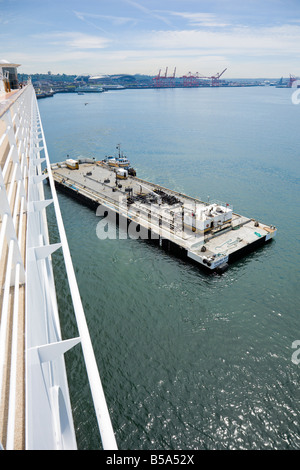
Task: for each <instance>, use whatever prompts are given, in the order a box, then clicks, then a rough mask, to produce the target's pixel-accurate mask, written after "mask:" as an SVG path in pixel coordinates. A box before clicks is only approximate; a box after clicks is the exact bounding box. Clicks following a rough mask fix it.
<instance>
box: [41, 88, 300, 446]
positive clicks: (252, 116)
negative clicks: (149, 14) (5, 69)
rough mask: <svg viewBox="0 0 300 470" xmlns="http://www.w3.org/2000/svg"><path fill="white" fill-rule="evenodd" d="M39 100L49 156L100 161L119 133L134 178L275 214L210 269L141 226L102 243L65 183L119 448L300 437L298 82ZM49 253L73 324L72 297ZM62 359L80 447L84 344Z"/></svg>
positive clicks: (87, 405) (85, 420) (299, 440)
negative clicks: (265, 238)
mask: <svg viewBox="0 0 300 470" xmlns="http://www.w3.org/2000/svg"><path fill="white" fill-rule="evenodd" d="M85 103H88V104H85ZM39 107H40V111H41V116H42V121H43V125H44V131H45V135H46V140H47V144H48V150H49V153H50V158H51V161H52V162H55V161H62V160H64V159H65V158H66V155H67V154H69V155H70V157H77V156H78V155H85V156H90V157H93V156H95V157H96V159H102V158H103V157H104V156H105V155H109V154H114V153H115V147H116V145H117V144H118V143H121V147H122V149H123V150H124V153H125V154H126V155H127V156H128V157H129V159H130V160H131V162H132V164H133V166H134V167H135V168H136V169H137V174H138V176H139V177H141V178H145V179H147V180H149V181H153V182H155V183H159V184H162V185H163V186H166V187H169V188H172V189H174V190H177V191H182V192H185V193H186V194H189V195H191V196H194V197H199V198H201V199H202V200H207V197H208V196H210V197H211V198H215V199H218V200H221V201H224V202H229V203H232V204H233V207H234V210H235V211H236V212H238V213H241V214H243V215H248V216H251V217H255V218H257V219H258V220H261V221H263V222H265V223H269V224H274V225H276V226H277V227H278V235H277V238H276V239H275V240H274V241H273V242H272V243H271V244H269V245H267V246H265V247H264V248H262V249H260V250H259V251H257V252H255V253H253V254H251V255H250V256H248V257H247V258H244V259H242V260H240V261H238V262H237V263H235V264H234V265H232V266H231V267H230V269H229V270H228V271H227V272H226V273H225V274H224V275H222V276H214V275H207V274H204V273H203V272H202V271H200V270H199V269H198V268H197V267H194V266H191V265H189V264H188V263H185V262H184V261H182V260H179V259H177V258H175V257H173V256H170V255H169V254H168V253H165V252H164V251H162V250H161V249H159V248H158V247H153V246H151V245H149V244H148V243H146V242H143V241H140V240H131V239H129V240H104V241H103V240H101V241H100V240H99V239H98V238H97V236H96V226H97V223H98V222H99V219H98V218H97V217H96V215H95V213H94V212H93V211H92V210H91V209H89V208H86V207H84V206H82V205H80V204H78V203H76V202H75V201H73V200H72V199H71V198H69V197H67V196H65V195H63V194H61V193H59V200H60V205H61V211H62V215H63V219H64V223H65V228H66V232H67V236H68V240H69V245H70V249H71V254H72V258H73V263H74V266H75V271H76V276H77V280H78V284H79V289H80V292H81V296H82V301H83V305H84V309H85V312H86V317H87V322H88V326H89V329H90V333H91V337H92V342H93V345H94V349H95V354H96V358H97V362H98V365H99V370H100V375H101V380H102V383H103V387H104V391H105V395H106V399H107V403H108V406H109V409H110V412H111V418H112V423H113V427H114V430H115V433H116V439H117V442H118V446H119V448H120V449H156V450H161V449H167V450H169V449H175V450H176V449H193V450H196V449H299V448H300V429H299V428H300V427H299V398H300V394H299V371H300V364H299V365H297V364H294V363H293V362H292V354H293V352H294V349H293V348H292V343H293V341H295V340H300V331H299V294H298V291H299V287H298V286H299V261H300V259H299V252H300V250H299V222H298V220H299V203H300V201H299V173H300V172H299V145H298V139H299V117H300V106H297V105H293V104H292V102H291V90H288V89H277V88H274V87H255V88H233V89H225V88H220V89H167V90H162V89H161V90H122V91H115V92H113V91H111V92H107V93H103V94H99V95H96V94H93V95H87V94H86V95H83V96H79V95H77V94H69V95H68V94H61V95H55V96H54V97H53V98H49V99H45V100H40V101H39ZM45 190H46V191H49V189H48V187H46V188H45ZM47 210H48V212H49V216H50V217H52V219H51V221H50V234H51V238H52V240H53V241H56V240H57V233H56V231H55V228H54V225H53V214H52V212H51V209H50V208H49V209H47ZM53 257H54V264H55V265H56V267H57V268H58V269H57V271H58V273H57V275H56V285H57V293H58V298H59V308H60V315H61V321H62V329H63V334H64V337H65V338H69V337H72V336H73V335H76V334H77V331H76V326H75V320H74V315H73V313H72V308H71V307H70V304H71V298H70V294H69V292H68V287H67V284H66V280H65V278H64V271H63V265H62V259H61V254H60V253H59V252H57V253H55V254H54V255H53ZM66 360H67V363H68V366H69V380H70V391H71V400H72V405H73V409H74V420H75V424H76V433H77V440H78V447H79V448H80V449H97V448H99V446H100V444H99V442H100V439H99V433H98V430H97V423H96V420H95V418H94V412H93V405H92V401H91V397H90V392H89V389H88V385H87V379H86V374H85V372H84V365H83V359H82V357H81V354H80V348H79V347H78V349H76V348H75V349H74V350H72V351H70V352H68V353H67V354H66Z"/></svg>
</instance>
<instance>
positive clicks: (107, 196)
mask: <svg viewBox="0 0 300 470" xmlns="http://www.w3.org/2000/svg"><path fill="white" fill-rule="evenodd" d="M77 161H78V165H74V164H73V165H72V166H70V165H68V164H66V163H65V162H62V163H56V164H53V165H52V166H51V169H52V174H53V178H54V181H55V185H56V186H57V188H58V189H60V190H62V191H64V192H65V193H67V194H69V195H71V196H72V197H73V198H75V199H77V200H79V201H80V202H83V203H84V204H86V205H89V206H90V207H92V208H94V209H96V210H97V212H96V214H97V215H99V216H101V217H102V219H101V221H102V222H101V223H99V224H98V225H99V227H98V228H97V234H98V236H99V238H107V237H108V236H109V235H108V233H110V236H111V232H109V231H107V232H105V231H104V226H105V224H106V226H107V223H109V222H111V223H112V224H113V223H116V222H118V223H119V225H121V224H122V226H123V227H124V224H123V222H122V221H126V222H127V236H128V235H129V236H130V237H134V238H141V239H147V240H151V241H155V240H156V241H157V243H158V244H159V245H160V246H162V247H164V248H166V249H168V250H170V251H172V252H174V253H177V254H179V255H180V256H181V257H183V258H185V259H187V260H190V261H192V262H194V263H196V264H198V265H200V266H201V267H203V268H206V269H207V270H209V271H214V272H219V273H222V272H224V271H225V270H226V269H227V268H228V265H229V263H230V262H232V261H233V260H235V259H237V258H239V257H241V256H244V255H245V254H246V253H247V252H249V251H253V250H254V249H256V248H257V247H258V246H260V245H263V244H265V243H266V242H269V241H271V240H272V239H273V238H274V237H275V235H276V232H277V229H276V227H274V226H273V225H267V224H265V223H262V222H260V221H257V220H256V219H253V218H249V217H245V216H242V215H239V214H236V213H234V212H233V208H232V206H231V205H230V204H227V203H222V202H219V201H211V202H203V201H200V200H199V199H195V198H193V197H190V196H187V195H185V194H182V193H179V192H176V191H173V190H170V189H167V188H164V187H162V186H160V185H158V184H154V183H151V182H148V181H145V180H142V179H140V178H138V177H137V176H136V172H135V171H134V170H133V169H132V168H129V167H127V168H124V167H122V165H121V162H120V165H116V166H111V165H109V160H108V159H107V158H106V159H104V160H102V161H96V160H95V159H84V158H83V159H80V158H79V159H78V160H77ZM101 230H102V231H101ZM114 233H115V234H116V232H114ZM119 236H120V234H119ZM122 237H124V234H123V235H122Z"/></svg>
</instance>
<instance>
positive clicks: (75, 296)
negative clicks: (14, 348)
mask: <svg viewBox="0 0 300 470" xmlns="http://www.w3.org/2000/svg"><path fill="white" fill-rule="evenodd" d="M35 99H36V98H35ZM36 106H37V105H36ZM37 113H38V116H39V122H40V128H41V135H42V139H43V145H44V153H45V158H46V165H47V171H48V179H49V184H50V188H51V192H52V198H53V204H54V210H55V215H56V220H57V226H58V231H59V236H60V241H61V245H62V251H63V256H64V261H65V267H66V272H67V277H68V283H69V286H70V293H71V297H72V301H73V307H74V312H75V316H76V320H77V326H78V331H79V335H80V339H81V345H82V350H83V355H84V359H85V364H86V369H87V374H88V378H89V383H90V388H91V393H92V397H93V402H94V407H95V412H96V417H97V421H98V426H99V430H100V434H101V439H102V444H103V448H104V449H105V450H114V449H117V443H116V439H115V435H114V431H113V428H112V424H111V419H110V415H109V412H108V408H107V404H106V400H105V396H104V392H103V388H102V384H101V380H100V375H99V371H98V367H97V362H96V359H95V355H94V350H93V346H92V342H91V338H90V334H89V330H88V326H87V322H86V318H85V314H84V310H83V306H82V302H81V297H80V293H79V289H78V285H77V281H76V277H75V272H74V267H73V263H72V258H71V254H70V250H69V245H68V241H67V236H66V232H65V228H64V224H63V219H62V215H61V211H60V206H59V202H58V197H57V194H56V189H55V183H54V179H53V175H52V170H51V164H50V159H49V154H48V150H47V144H46V140H45V135H44V130H43V126H42V122H41V118H40V113H39V110H38V107H37Z"/></svg>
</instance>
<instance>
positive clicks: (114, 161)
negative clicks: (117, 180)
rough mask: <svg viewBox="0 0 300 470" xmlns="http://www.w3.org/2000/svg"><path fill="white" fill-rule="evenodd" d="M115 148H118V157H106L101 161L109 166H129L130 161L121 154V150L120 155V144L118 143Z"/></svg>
mask: <svg viewBox="0 0 300 470" xmlns="http://www.w3.org/2000/svg"><path fill="white" fill-rule="evenodd" d="M116 148H117V149H118V150H119V155H118V157H106V158H105V159H104V160H103V162H104V163H106V164H107V165H108V166H111V167H120V168H129V166H130V161H129V160H128V158H127V157H125V156H124V155H123V152H122V155H121V144H118V145H117V147H116Z"/></svg>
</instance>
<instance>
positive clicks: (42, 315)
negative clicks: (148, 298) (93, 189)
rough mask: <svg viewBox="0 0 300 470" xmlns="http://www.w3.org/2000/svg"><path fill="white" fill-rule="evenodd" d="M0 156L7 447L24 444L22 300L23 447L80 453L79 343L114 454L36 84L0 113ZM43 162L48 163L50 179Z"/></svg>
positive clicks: (0, 342)
mask: <svg viewBox="0 0 300 470" xmlns="http://www.w3.org/2000/svg"><path fill="white" fill-rule="evenodd" d="M0 111H1V109H0ZM1 126H2V127H1ZM0 157H1V165H0V216H1V225H0V256H1V258H0V259H1V271H0V274H2V279H3V280H4V289H3V293H1V317H0V424H1V431H0V443H1V445H2V446H3V448H5V449H14V448H22V444H20V442H18V443H17V444H16V442H17V441H18V439H20V438H19V436H18V435H17V434H19V427H20V426H16V423H19V422H20V421H18V420H19V417H18V413H19V411H18V408H19V406H20V398H19V397H18V395H19V394H20V393H21V395H22V387H21V392H20V362H21V363H22V362H23V361H22V353H24V351H22V346H21V360H20V346H19V343H20V328H21V327H22V323H23V322H24V319H23V317H22V306H23V305H24V300H23V299H24V296H25V308H24V309H23V310H24V312H25V345H23V346H24V349H25V425H24V428H25V437H24V439H23V438H22V437H21V441H22V439H23V442H24V447H25V448H26V449H74V448H77V445H76V436H75V431H74V424H73V418H72V411H71V404H70V397H69V390H68V383H67V375H66V370H65V362H64V353H65V352H66V351H67V350H69V349H70V348H72V347H73V346H75V345H76V344H78V343H81V346H82V351H83V355H84V360H85V364H86V369H87V374H88V379H89V383H90V388H91V393H92V398H93V402H94V407H95V413H96V417H97V421H98V426H99V431H100V435H101V440H102V447H103V449H117V444H116V440H115V436H114V432H113V428H112V424H111V420H110V416H109V412H108V408H107V404H106V400H105V396H104V392H103V388H102V384H101V380H100V376H99V371H98V367H97V363H96V359H95V356H94V351H93V347H92V343H91V339H90V335H89V331H88V327H87V323H86V319H85V314H84V310H83V306H82V302H81V298H80V293H79V289H78V285H77V282H76V278H75V273H74V268H73V264H72V260H71V255H70V251H69V246H68V242H67V237H66V233H65V229H64V224H63V220H62V216H61V212H60V207H59V202H58V198H57V194H56V190H55V185H54V180H53V177H52V173H51V166H50V160H49V155H48V151H47V146H46V141H45V136H44V131H43V127H42V122H41V117H40V113H39V109H38V105H37V100H36V96H35V92H34V89H33V87H32V85H31V84H29V85H28V86H26V88H25V89H24V90H22V91H21V92H17V95H16V99H14V100H13V101H12V104H11V105H9V106H8V107H7V109H5V111H4V112H2V114H1V113H0ZM42 164H46V167H47V174H46V175H45V174H43V172H42ZM46 177H48V178H49V183H50V188H51V193H52V199H50V200H45V198H44V190H43V181H44V179H45V178H46ZM49 204H53V206H54V211H55V215H56V221H57V227H58V232H59V236H60V243H56V244H52V245H51V244H49V237H48V227H47V216H46V210H45V209H46V207H47V206H48V205H49ZM60 248H61V249H62V252H63V257H64V262H65V268H66V275H67V279H68V283H69V287H70V293H71V297H72V301H73V307H74V313H75V317H76V321H77V326H78V332H79V337H78V338H71V339H67V340H63V339H62V337H61V331H60V321H59V313H58V306H57V301H56V293H55V284H54V277H53V271H52V260H51V254H52V253H53V252H54V251H56V250H57V249H60ZM21 336H22V333H21ZM21 370H22V366H21ZM23 401H24V400H23ZM21 402H22V396H21ZM21 415H22V413H21ZM1 420H2V423H1ZM21 422H22V419H21ZM16 429H17V431H16Z"/></svg>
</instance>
